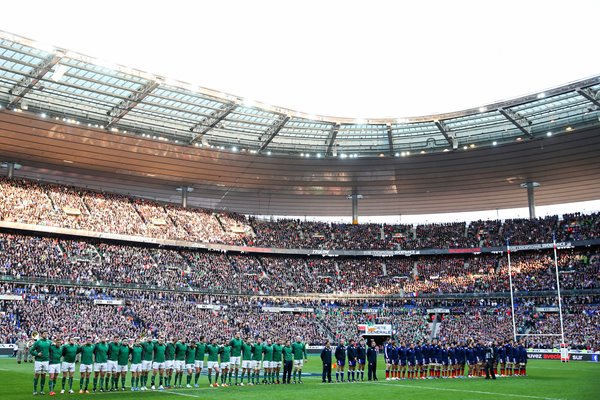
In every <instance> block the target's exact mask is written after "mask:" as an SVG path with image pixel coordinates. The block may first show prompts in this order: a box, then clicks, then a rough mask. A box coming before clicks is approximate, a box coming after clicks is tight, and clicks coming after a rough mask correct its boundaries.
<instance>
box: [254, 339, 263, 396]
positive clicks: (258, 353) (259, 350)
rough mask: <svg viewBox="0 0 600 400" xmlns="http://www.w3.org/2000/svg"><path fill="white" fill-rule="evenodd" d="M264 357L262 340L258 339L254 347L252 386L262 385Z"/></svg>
mask: <svg viewBox="0 0 600 400" xmlns="http://www.w3.org/2000/svg"><path fill="white" fill-rule="evenodd" d="M262 356H263V344H262V338H261V337H258V338H257V339H256V343H254V346H252V384H256V385H259V384H260V367H261V365H260V364H261V362H262Z"/></svg>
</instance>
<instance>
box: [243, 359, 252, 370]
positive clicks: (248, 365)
mask: <svg viewBox="0 0 600 400" xmlns="http://www.w3.org/2000/svg"><path fill="white" fill-rule="evenodd" d="M242 368H244V369H249V368H252V360H242Z"/></svg>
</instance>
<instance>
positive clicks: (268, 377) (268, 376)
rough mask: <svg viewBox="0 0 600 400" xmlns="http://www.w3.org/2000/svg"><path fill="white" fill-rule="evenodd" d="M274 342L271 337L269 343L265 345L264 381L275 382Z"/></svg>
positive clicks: (267, 382)
mask: <svg viewBox="0 0 600 400" xmlns="http://www.w3.org/2000/svg"><path fill="white" fill-rule="evenodd" d="M272 364H273V344H272V342H271V339H267V344H265V345H264V346H263V383H266V384H269V385H270V384H272V383H273V367H272Z"/></svg>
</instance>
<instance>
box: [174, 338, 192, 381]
mask: <svg viewBox="0 0 600 400" xmlns="http://www.w3.org/2000/svg"><path fill="white" fill-rule="evenodd" d="M187 348H188V346H187V344H185V339H181V340H179V341H178V342H177V343H175V362H174V363H173V369H174V370H175V382H174V384H173V385H174V386H175V387H179V388H180V387H183V385H182V382H181V381H182V379H183V370H184V369H185V353H186V352H187Z"/></svg>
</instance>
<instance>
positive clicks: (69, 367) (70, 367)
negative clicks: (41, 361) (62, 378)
mask: <svg viewBox="0 0 600 400" xmlns="http://www.w3.org/2000/svg"><path fill="white" fill-rule="evenodd" d="M60 370H61V371H62V372H75V363H74V362H72V363H70V362H64V361H63V363H62V365H61V366H60Z"/></svg>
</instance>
